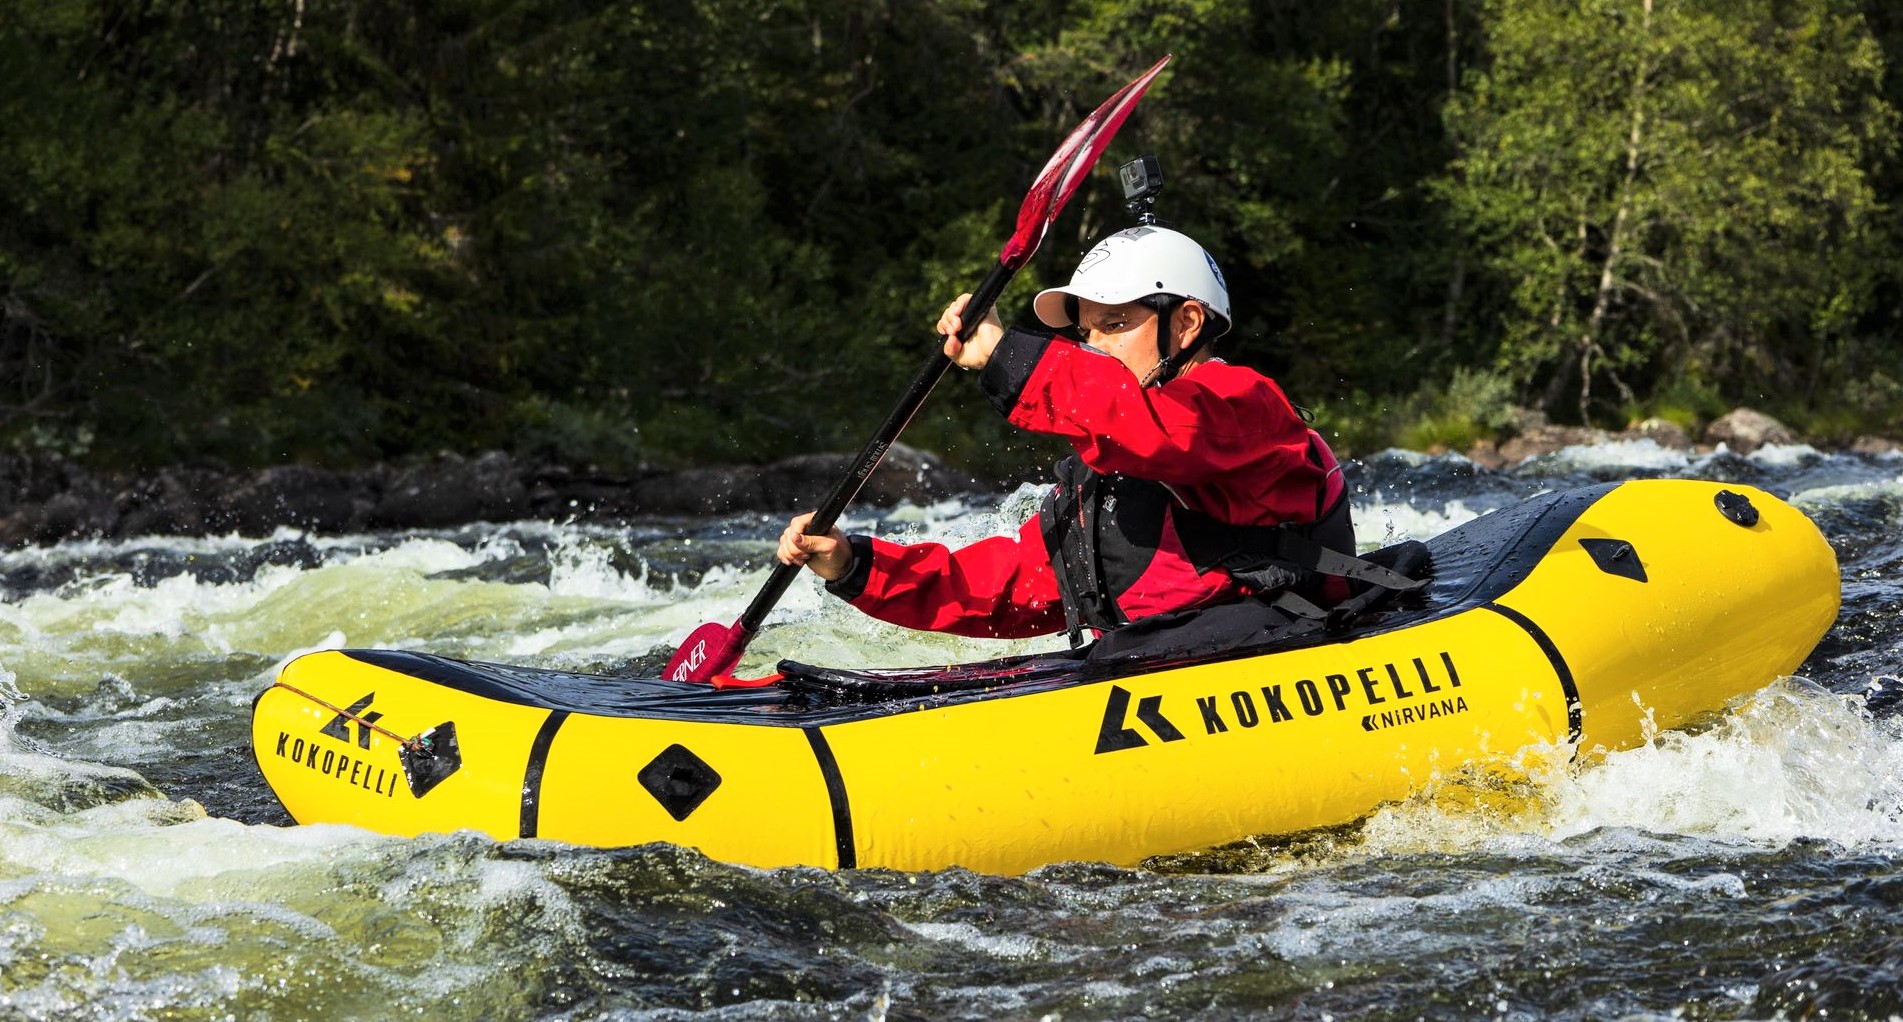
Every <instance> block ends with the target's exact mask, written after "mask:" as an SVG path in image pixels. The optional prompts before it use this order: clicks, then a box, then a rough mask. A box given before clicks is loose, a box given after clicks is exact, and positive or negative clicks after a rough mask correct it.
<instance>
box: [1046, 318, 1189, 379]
mask: <svg viewBox="0 0 1903 1022" xmlns="http://www.w3.org/2000/svg"><path fill="white" fill-rule="evenodd" d="M1201 312H1202V307H1201V306H1200V305H1197V304H1196V303H1195V302H1184V303H1183V304H1182V306H1181V307H1179V308H1178V309H1177V311H1176V316H1177V324H1176V330H1175V336H1174V337H1173V338H1172V341H1173V344H1172V345H1171V347H1172V349H1174V350H1181V348H1182V347H1183V345H1185V344H1187V343H1189V340H1190V338H1192V337H1194V336H1195V331H1194V329H1193V328H1192V321H1193V327H1200V326H1201V325H1202V317H1201V315H1200V313H1201ZM1156 326H1157V318H1156V310H1155V309H1152V308H1150V307H1149V306H1147V305H1144V304H1143V303H1142V302H1125V303H1124V304H1122V305H1104V304H1101V303H1099V302H1093V301H1091V300H1090V299H1088V298H1079V299H1078V300H1077V329H1078V330H1079V331H1081V332H1082V334H1083V340H1084V343H1085V344H1088V345H1090V346H1091V347H1093V348H1096V349H1097V350H1098V351H1101V352H1103V353H1104V354H1106V355H1109V356H1111V357H1112V358H1115V359H1116V360H1117V361H1119V362H1122V363H1123V365H1124V367H1125V368H1127V369H1129V370H1130V372H1132V373H1134V374H1136V378H1137V379H1139V380H1144V381H1148V380H1149V378H1150V374H1151V373H1152V372H1154V371H1155V369H1156V364H1157V363H1158V362H1159V361H1161V359H1160V358H1159V357H1158V356H1157V352H1156Z"/></svg>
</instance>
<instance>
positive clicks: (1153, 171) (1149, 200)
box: [1117, 156, 1163, 227]
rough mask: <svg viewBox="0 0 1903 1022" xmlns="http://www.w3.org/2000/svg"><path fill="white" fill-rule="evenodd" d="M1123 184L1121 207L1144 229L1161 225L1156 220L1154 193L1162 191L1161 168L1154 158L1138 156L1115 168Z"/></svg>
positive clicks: (1160, 222) (1118, 178)
mask: <svg viewBox="0 0 1903 1022" xmlns="http://www.w3.org/2000/svg"><path fill="white" fill-rule="evenodd" d="M1117 180H1119V181H1122V182H1123V200H1124V201H1123V205H1124V208H1125V209H1128V210H1129V211H1130V212H1131V213H1133V214H1135V215H1136V218H1137V223H1139V224H1142V225H1143V226H1145V227H1149V226H1152V225H1161V224H1162V221H1160V220H1158V219H1157V218H1156V193H1158V192H1160V191H1162V190H1163V168H1162V166H1160V165H1159V164H1158V163H1157V162H1156V157H1154V156H1139V157H1137V158H1136V159H1134V160H1131V161H1130V162H1129V163H1126V164H1124V165H1123V166H1121V167H1119V168H1117Z"/></svg>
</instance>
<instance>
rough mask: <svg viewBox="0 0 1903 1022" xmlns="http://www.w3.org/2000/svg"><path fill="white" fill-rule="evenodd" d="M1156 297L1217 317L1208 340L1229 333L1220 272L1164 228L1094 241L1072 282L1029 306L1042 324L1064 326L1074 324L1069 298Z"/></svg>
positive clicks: (1197, 248) (1199, 250)
mask: <svg viewBox="0 0 1903 1022" xmlns="http://www.w3.org/2000/svg"><path fill="white" fill-rule="evenodd" d="M1154 294H1166V295H1176V296H1178V297H1180V298H1190V299H1194V300H1196V301H1198V302H1201V303H1202V304H1203V305H1204V307H1206V308H1208V309H1209V311H1210V312H1213V313H1215V314H1216V317H1217V319H1218V320H1220V322H1219V323H1217V324H1216V328H1215V330H1214V331H1213V332H1211V333H1209V334H1208V335H1207V336H1208V337H1210V338H1211V339H1214V338H1217V337H1221V336H1222V335H1223V334H1226V333H1228V332H1229V285H1227V284H1225V283H1223V279H1222V270H1220V269H1218V268H1217V266H1216V260H1214V259H1211V258H1210V257H1209V253H1208V252H1205V251H1203V247H1202V246H1201V245H1198V244H1196V243H1195V242H1194V241H1191V240H1190V238H1189V236H1188V235H1186V234H1179V233H1177V232H1175V231H1172V230H1170V229H1169V228H1167V227H1132V228H1130V229H1129V230H1127V231H1118V232H1117V233H1115V234H1112V235H1111V236H1110V237H1108V238H1105V239H1104V240H1102V241H1100V242H1098V243H1097V244H1096V247H1094V248H1092V249H1091V250H1090V251H1089V252H1086V253H1084V258H1083V260H1082V261H1081V262H1079V263H1078V264H1077V270H1076V272H1075V273H1072V274H1071V276H1070V283H1068V284H1066V285H1064V286H1063V287H1053V288H1048V289H1046V290H1043V291H1040V292H1038V295H1037V298H1036V299H1035V300H1034V301H1033V302H1032V303H1031V308H1032V309H1033V310H1035V311H1036V312H1037V318H1038V319H1041V320H1043V321H1044V325H1045V326H1050V327H1065V326H1070V325H1071V321H1072V315H1071V311H1070V310H1071V307H1072V306H1071V301H1070V299H1072V298H1088V299H1090V300H1091V301H1093V302H1101V303H1102V304H1104V305H1122V304H1124V303H1125V302H1134V301H1136V300H1137V299H1139V298H1147V297H1149V296H1150V295H1154Z"/></svg>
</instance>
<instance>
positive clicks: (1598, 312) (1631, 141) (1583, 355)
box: [1578, 0, 1652, 425]
mask: <svg viewBox="0 0 1903 1022" xmlns="http://www.w3.org/2000/svg"><path fill="white" fill-rule="evenodd" d="M1641 3H1642V8H1643V10H1644V12H1645V13H1644V17H1643V18H1642V19H1641V20H1640V22H1639V44H1640V46H1641V51H1640V52H1641V54H1643V52H1644V50H1643V47H1644V46H1645V44H1646V43H1647V42H1648V38H1647V37H1648V36H1650V35H1651V31H1652V0H1641ZM1650 73H1651V68H1650V67H1649V65H1648V62H1647V60H1646V59H1645V57H1644V56H1643V55H1641V57H1640V58H1639V66H1638V69H1637V71H1636V72H1635V73H1634V74H1633V76H1632V104H1631V127H1630V128H1629V129H1628V131H1627V133H1626V148H1625V177H1624V179H1622V180H1621V181H1620V182H1619V208H1618V209H1617V210H1616V211H1615V212H1614V213H1613V215H1612V226H1610V227H1609V228H1607V230H1606V256H1605V259H1604V260H1603V261H1602V262H1601V263H1600V264H1599V288H1598V291H1597V293H1596V294H1594V296H1593V303H1592V315H1591V316H1589V317H1587V319H1586V329H1585V332H1584V333H1582V334H1581V335H1580V337H1579V348H1578V357H1579V421H1580V423H1581V424H1582V425H1589V424H1590V423H1591V419H1590V418H1589V408H1588V406H1589V405H1591V403H1592V359H1593V356H1594V355H1595V354H1598V353H1599V350H1600V348H1599V337H1600V335H1601V334H1602V332H1603V331H1604V329H1605V324H1606V312H1607V310H1608V309H1609V308H1610V307H1611V304H1612V290H1613V285H1614V284H1615V283H1616V282H1617V279H1618V277H1617V272H1618V265H1619V257H1620V256H1621V255H1622V254H1623V253H1624V251H1625V240H1626V223H1627V221H1629V220H1630V219H1631V215H1632V192H1633V189H1634V187H1636V185H1637V183H1638V179H1639V143H1640V142H1641V140H1643V138H1644V137H1645V79H1646V77H1647V76H1648V75H1649V74H1650Z"/></svg>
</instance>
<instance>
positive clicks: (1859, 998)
mask: <svg viewBox="0 0 1903 1022" xmlns="http://www.w3.org/2000/svg"><path fill="white" fill-rule="evenodd" d="M1351 471H1352V475H1353V480H1354V484H1355V515H1356V520H1357V523H1358V527H1359V531H1360V533H1361V535H1362V538H1363V540H1364V545H1366V546H1370V547H1371V546H1374V545H1377V544H1379V543H1384V542H1389V541H1392V540H1395V539H1403V538H1420V537H1425V536H1429V535H1432V534H1434V533H1437V532H1440V531H1442V530H1444V529H1446V528H1448V527H1450V526H1452V525H1456V524H1459V523H1460V522H1463V521H1466V520H1468V519H1470V518H1472V517H1474V516H1475V515H1477V514H1480V513H1482V512H1484V511H1486V510H1489V509H1491V508H1495V507H1498V506H1501V505H1502V504H1505V503H1508V502H1510V501H1512V500H1515V499H1518V498H1520V497H1523V496H1527V495H1530V494H1533V493H1536V492H1539V491H1541V490H1545V489H1551V488H1557V487H1561V486H1569V485H1575V484H1581V483H1586V482H1592V481H1599V480H1607V479H1618V478H1629V477H1637V476H1661V475H1663V476H1694V477H1702V478H1717V479H1724V480H1735V481H1743V482H1749V483H1752V484H1755V485H1758V486H1762V487H1764V488H1766V489H1769V490H1772V491H1773V492H1776V493H1779V494H1781V495H1785V496H1787V497H1788V499H1790V500H1792V501H1793V502H1794V503H1796V504H1797V505H1798V506H1799V507H1801V508H1803V509H1804V510H1805V511H1807V512H1808V513H1809V514H1810V515H1811V516H1812V517H1813V518H1814V519H1816V520H1817V521H1818V523H1819V524H1820V526H1821V527H1822V528H1823V530H1824V532H1825V534H1826V535H1827V536H1828V537H1829V539H1830V541H1831V543H1832V545H1833V546H1834V547H1835V548H1836V550H1837V553H1838V557H1839V559H1840V561H1841V563H1842V568H1843V577H1844V608H1843V612H1842V614H1841V616H1840V618H1839V620H1838V623H1837V625H1836V627H1835V628H1834V629H1833V630H1832V631H1831V633H1830V634H1829V636H1828V637H1826V638H1825V640H1824V642H1823V644H1822V645H1821V646H1820V647H1819V648H1818V650H1817V651H1816V653H1815V654H1814V655H1812V656H1811V658H1810V659H1809V661H1808V662H1807V663H1805V665H1804V666H1803V668H1802V669H1801V671H1800V676H1799V677H1796V678H1791V679H1785V680H1783V681H1780V682H1778V683H1776V684H1774V685H1772V686H1771V687H1769V688H1767V689H1766V690H1764V691H1763V692H1761V693H1758V694H1757V695H1755V696H1754V697H1751V698H1749V699H1747V700H1745V701H1743V702H1741V703H1740V704H1739V705H1736V706H1734V707H1733V708H1732V709H1731V710H1730V711H1729V712H1728V713H1726V714H1724V715H1722V716H1720V717H1717V718H1715V719H1713V720H1712V721H1710V722H1708V723H1706V724H1705V725H1703V726H1702V727H1701V728H1700V730H1698V732H1697V733H1667V734H1663V735H1660V736H1659V737H1658V738H1657V739H1656V740H1655V741H1654V742H1653V743H1651V744H1650V745H1648V746H1646V747H1644V748H1640V749H1636V750H1632V751H1629V752H1624V753H1619V754H1615V755H1613V756H1611V757H1610V758H1609V759H1608V760H1606V761H1605V762H1604V763H1602V764H1600V765H1597V766H1594V767H1590V768H1581V769H1578V770H1576V771H1575V770H1570V769H1555V771H1554V772H1549V773H1543V774H1539V775H1536V776H1534V777H1532V778H1530V779H1525V780H1522V781H1519V782H1515V783H1513V784H1511V785H1494V786H1488V785H1486V784H1483V783H1481V782H1475V781H1462V780H1450V781H1448V782H1447V783H1444V784H1441V785H1438V786H1436V787H1434V788H1432V789H1430V790H1429V791H1427V792H1425V793H1423V794H1422V795H1420V796H1419V797H1417V798H1415V799H1413V800H1411V801H1409V802H1407V803H1405V804H1401V805H1395V806H1389V807H1387V808H1384V809H1381V810H1380V811H1378V812H1376V813H1375V814H1374V815H1372V816H1371V817H1368V818H1367V819H1365V820H1362V821H1360V822H1358V823H1356V824H1354V825H1351V826H1348V827H1344V828H1340V829H1337V830H1333V831H1329V832H1325V833H1310V834H1303V835H1296V836H1293V837H1282V838H1258V839H1256V840H1253V841H1247V842H1242V843H1240V844H1237V845H1234V846H1230V847H1226V848H1221V849H1213V850H1210V851H1207V852H1201V853H1197V854H1192V855H1184V856H1178V857H1172V858H1169V859H1165V860H1156V861H1152V862H1149V863H1146V864H1145V866H1144V867H1143V868H1140V869H1118V868H1111V867H1107V866H1103V865H1098V864H1089V863H1068V864H1060V865H1055V866H1049V867H1046V868H1043V869H1040V870H1037V871H1035V872H1033V873H1031V874H1029V875H1027V876H1021V877H999V876H988V875H982V874H976V873H970V872H966V871H962V870H950V871H945V872H939V873H921V874H901V873H891V872H879V871H861V872H842V873H829V872H825V871H820V870H810V869H787V870H773V871H762V870H757V869H750V868H740V867H734V866H729V865H724V864H721V863H715V862H711V861H708V860H707V859H705V858H703V857H701V856H700V855H698V854H697V853H695V852H693V851H689V850H684V849H680V848H675V847H669V846H648V847H640V848H628V849H616V850H598V849H586V848H575V847H570V846H566V845H561V844H557V843H553V842H542V841H528V842H509V843H498V842H495V841H492V840H489V839H487V838H483V837H478V836H474V835H471V834H466V833H465V834H455V835H442V836H429V837H424V838H420V839H415V840H407V839H397V838H389V837H383V836H379V835H376V834H370V833H366V832H363V831H359V830H356V829H354V828H348V827H338V826H319V827H296V826H292V825H290V821H289V819H288V817H287V816H286V815H285V814H284V812H283V810H282V809H281V808H280V807H279V806H278V805H277V803H276V801H275V800H274V799H273V798H272V796H271V794H270V791H269V789H268V788H266V787H265V785H264V783H263V781H262V779H261V778H260V776H259V775H258V773H257V770H256V768H255V766H254V765H253V764H252V761H251V755H250V750H249V748H248V743H249V731H248V713H249V709H250V705H251V700H252V699H253V698H254V697H255V696H256V695H257V693H258V692H259V691H260V690H261V689H263V688H264V687H265V686H266V685H268V684H269V682H270V679H271V678H272V676H273V674H274V672H275V670H276V669H277V667H278V666H279V665H280V664H282V663H283V662H284V661H285V660H286V659H287V658H289V657H290V656H292V655H294V654H296V653H298V652H301V651H305V650H312V649H319V648H328V647H337V646H346V645H348V646H375V647H397V648H412V649H426V650H431V651H435V652H440V653H446V654H449V655H453V656H461V657H469V658H476V659H487V660H500V661H507V662H518V663H528V664H535V665H540V666H550V667H561V668H567V669H580V670H588V671H606V670H628V669H633V670H644V669H653V668H657V667H658V666H659V664H660V663H661V662H662V661H663V660H664V659H665V656H666V654H667V653H668V652H669V651H671V650H672V648H673V646H674V645H675V644H676V643H677V642H678V641H679V640H680V639H681V638H682V637H684V636H685V635H686V634H687V632H688V631H690V630H691V629H692V628H693V627H694V626H695V625H697V624H699V623H700V622H702V621H708V620H718V621H730V620H732V619H733V618H735V617H737V616H738V615H739V613H740V611H741V609H743V608H744V606H745V604H746V603H747V601H748V600H749V599H750V598H751V597H752V595H753V593H754V591H755V590H756V589H757V587H758V586H759V585H760V583H761V582H762V581H763V579H764V577H765V561H766V557H767V554H768V551H769V549H770V538H771V537H772V535H774V534H775V533H776V532H777V530H778V519H777V518H771V517H767V516H747V517H740V518H730V519H721V520H713V519H669V520H649V521H641V522H636V523H632V524H631V525H629V526H627V527H617V528H607V527H602V526H596V525H577V524H560V523H532V522H531V523H509V524H500V525H482V526H474V527H469V528H465V529H460V530H454V531H446V532H432V533H405V534H377V535H362V536H348V537H341V538H338V537H314V536H307V535H302V534H299V533H295V532H288V531H286V532H281V533H279V534H277V535H274V536H269V537H235V536H234V537H223V538H214V539H179V538H155V539H141V540H131V541H116V542H110V543H107V542H74V543H65V544H61V545H59V546H55V547H49V548H39V549H30V550H19V551H12V552H7V553H0V707H3V709H0V1020H9V1019H61V1020H73V1019H159V1018H164V1019H247V1020H248V1019H274V1020H287V1019H338V1018H407V1017H415V1018H484V1019H630V1020H632V1019H655V1020H661V1019H668V1020H673V1019H875V1020H876V1019H1068V1020H1083V1019H1138V1018H1182V1019H1243V1018H1290V1019H1318V1020H1319V1019H1344V1020H1345V1019H1415V1018H1425V1019H1529V1020H1530V1019H1665V1018H1691V1019H1746V1018H1749V1019H1767V1018H1792V1019H1795V1018H1829V1019H1852V1020H1856V1019H1888V1018H1895V1017H1898V1016H1903V870H1900V869H1899V864H1900V863H1903V682H1899V680H1898V677H1897V675H1898V674H1899V673H1903V610H1899V608H1903V570H1900V566H1903V527H1900V526H1899V519H1903V458H1898V457H1895V456H1851V455H1842V454H1830V455H1825V454H1819V453H1818V452H1815V451H1812V450H1810V449H1809V448H1805V447H1774V448H1770V449H1767V450H1765V451H1761V452H1758V453H1757V454H1754V455H1753V456H1751V457H1749V458H1741V457H1738V456H1736V455H1733V454H1730V453H1725V452H1720V453H1719V454H1717V455H1707V456H1691V455H1686V454H1684V453H1681V452H1674V451H1668V450H1663V449H1660V448H1658V447H1656V446H1654V445H1652V444H1651V443H1650V442H1640V443H1631V444H1607V445H1600V446H1597V447H1586V448H1572V449H1568V450H1566V451H1562V452H1560V453H1558V454H1555V455H1549V456H1546V457H1543V458H1541V459H1538V460H1536V461H1534V462H1530V463H1528V464H1526V465H1523V466H1521V467H1519V468H1518V469H1515V470H1513V471H1510V472H1505V473H1494V472H1484V471H1480V470H1477V469H1475V468H1474V466H1473V465H1472V464H1471V463H1469V462H1466V461H1465V460H1464V459H1461V458H1458V457H1441V458H1426V457H1421V456H1416V455H1408V454H1403V453H1399V452H1388V453H1386V454H1383V455H1380V456H1377V457H1375V458H1372V459H1369V460H1368V461H1366V462H1362V463H1357V464H1355V465H1354V466H1352V468H1351ZM1034 502H1035V491H1034V490H1033V489H1032V488H1030V487H1028V486H1027V487H1023V488H1021V489H1020V490H1019V491H1018V492H1016V493H1013V494H1009V495H1006V496H1005V497H1004V498H1003V499H1002V500H996V499H993V500H985V501H976V502H971V503H962V502H948V503H945V504H941V505H936V506H932V507H925V508H918V507H903V508H900V509H897V510H894V511H890V512H882V513H876V514H874V513H862V514H859V515H857V516H853V515H849V516H848V521H847V524H848V526H849V527H851V528H855V529H859V530H876V531H878V532H881V533H884V534H888V535H893V536H897V537H901V538H924V537H929V538H937V539H944V540H947V541H952V542H963V541H968V540H971V539H975V538H978V537H980V536H985V535H991V534H995V533H998V532H1002V531H1005V530H1008V529H1011V528H1013V527H1014V526H1015V523H1016V522H1017V521H1018V520H1019V518H1020V517H1021V516H1023V515H1025V514H1028V512H1029V510H1030V508H1031V507H1032V505H1033V504H1034ZM1050 646H1051V643H1049V642H1037V643H1011V644H1003V643H985V642H980V641H975V640H961V639H952V638H947V637H936V636H923V635H916V634H912V633H906V632H902V631H899V630H896V629H892V628H888V627H886V626H883V625H879V624H876V623H874V622H871V621H870V620H869V619H866V618H863V617H860V616H858V615H857V614H856V613H854V612H853V611H851V610H850V609H849V608H846V607H844V606H843V605H840V604H838V603H836V602H835V601H831V600H830V599H828V598H826V597H824V595H823V594H822V593H821V592H819V591H818V590H817V588H816V587H814V586H813V585H811V584H810V582H809V581H808V580H806V579H802V580H801V581H800V582H799V583H797V584H796V585H795V586H794V587H793V589H792V590H791V591H790V592H789V594H788V595H787V597H786V598H785V600H784V601H783V602H782V604H781V607H780V609H779V611H777V612H776V614H775V616H774V618H773V620H772V623H771V624H770V625H769V626H768V627H767V629H766V630H765V631H764V632H763V633H762V634H761V635H760V636H759V637H758V638H757V639H756V640H755V642H754V644H753V650H752V653H751V654H750V655H749V659H748V661H747V663H746V664H745V665H744V667H743V671H742V673H749V672H752V671H753V670H754V669H755V668H758V667H763V666H765V665H769V664H770V663H772V662H773V661H774V660H777V659H778V658H780V657H792V658H794V659H799V660H803V661H807V662H817V663H831V664H841V665H859V666H900V665H908V664H923V663H943V662H948V661H953V660H970V659H981V658H986V657H990V656H997V655H1004V654H1009V653H1018V652H1027V651H1030V650H1033V649H1040V648H1049V647H1050Z"/></svg>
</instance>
